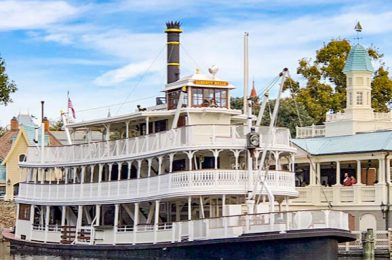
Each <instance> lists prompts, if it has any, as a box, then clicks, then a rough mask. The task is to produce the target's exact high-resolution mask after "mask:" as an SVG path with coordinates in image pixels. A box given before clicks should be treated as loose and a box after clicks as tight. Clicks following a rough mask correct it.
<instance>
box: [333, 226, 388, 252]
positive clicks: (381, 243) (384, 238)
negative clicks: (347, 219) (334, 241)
mask: <svg viewBox="0 0 392 260" xmlns="http://www.w3.org/2000/svg"><path fill="white" fill-rule="evenodd" d="M351 233H352V234H354V235H356V237H357V239H356V240H355V241H351V242H345V243H340V244H339V249H340V250H341V251H346V252H349V251H353V250H354V251H355V250H362V236H361V233H362V232H361V231H358V230H356V231H351ZM389 239H390V237H389V232H388V231H384V230H375V231H374V248H375V249H386V250H389V243H390V241H389Z"/></svg>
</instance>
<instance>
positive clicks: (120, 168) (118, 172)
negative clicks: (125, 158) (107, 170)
mask: <svg viewBox="0 0 392 260" xmlns="http://www.w3.org/2000/svg"><path fill="white" fill-rule="evenodd" d="M117 165H118V170H117V180H118V181H119V180H121V173H122V165H123V162H119V163H118V164H117Z"/></svg>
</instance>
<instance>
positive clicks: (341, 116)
mask: <svg viewBox="0 0 392 260" xmlns="http://www.w3.org/2000/svg"><path fill="white" fill-rule="evenodd" d="M346 118H347V115H346V114H345V113H342V112H337V113H333V114H327V115H326V118H325V121H326V122H333V121H339V120H343V119H346Z"/></svg>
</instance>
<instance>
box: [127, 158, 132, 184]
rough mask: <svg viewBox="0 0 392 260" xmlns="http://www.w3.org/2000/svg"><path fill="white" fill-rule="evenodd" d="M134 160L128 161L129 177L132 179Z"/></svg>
mask: <svg viewBox="0 0 392 260" xmlns="http://www.w3.org/2000/svg"><path fill="white" fill-rule="evenodd" d="M131 170H132V161H129V162H128V176H127V179H128V180H129V179H131Z"/></svg>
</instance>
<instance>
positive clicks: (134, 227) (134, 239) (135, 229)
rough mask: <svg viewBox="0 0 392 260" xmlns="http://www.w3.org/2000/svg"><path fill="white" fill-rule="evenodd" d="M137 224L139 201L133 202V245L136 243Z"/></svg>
mask: <svg viewBox="0 0 392 260" xmlns="http://www.w3.org/2000/svg"><path fill="white" fill-rule="evenodd" d="M138 224H139V203H138V202H136V203H135V213H134V220H133V243H132V244H133V245H134V244H136V239H137V236H136V232H137V225H138Z"/></svg>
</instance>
